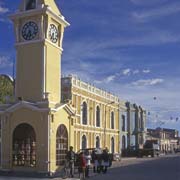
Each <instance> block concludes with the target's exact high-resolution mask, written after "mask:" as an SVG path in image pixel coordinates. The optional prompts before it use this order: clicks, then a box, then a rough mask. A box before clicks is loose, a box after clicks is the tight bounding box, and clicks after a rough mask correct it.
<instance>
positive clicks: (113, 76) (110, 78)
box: [105, 75, 116, 83]
mask: <svg viewBox="0 0 180 180" xmlns="http://www.w3.org/2000/svg"><path fill="white" fill-rule="evenodd" d="M115 77H116V76H115V75H111V76H108V77H107V78H106V79H105V82H106V83H109V82H111V81H113V80H114V79H115Z"/></svg>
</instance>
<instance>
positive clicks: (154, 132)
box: [146, 128, 179, 153]
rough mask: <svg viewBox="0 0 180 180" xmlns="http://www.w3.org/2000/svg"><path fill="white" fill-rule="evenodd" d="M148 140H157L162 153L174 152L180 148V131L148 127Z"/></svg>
mask: <svg viewBox="0 0 180 180" xmlns="http://www.w3.org/2000/svg"><path fill="white" fill-rule="evenodd" d="M146 139H148V140H157V141H158V143H159V149H160V151H161V152H162V153H168V152H174V151H175V150H176V149H178V148H179V132H178V131H177V130H175V129H168V128H156V129H147V137H146Z"/></svg>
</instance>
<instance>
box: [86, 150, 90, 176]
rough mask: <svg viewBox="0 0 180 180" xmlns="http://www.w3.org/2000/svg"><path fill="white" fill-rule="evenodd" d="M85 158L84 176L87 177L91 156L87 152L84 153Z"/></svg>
mask: <svg viewBox="0 0 180 180" xmlns="http://www.w3.org/2000/svg"><path fill="white" fill-rule="evenodd" d="M85 158H86V170H85V176H86V177H89V168H90V166H91V155H90V153H89V151H88V150H86V151H85Z"/></svg>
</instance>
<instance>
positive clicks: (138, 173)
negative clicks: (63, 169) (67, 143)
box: [0, 155, 180, 180]
mask: <svg viewBox="0 0 180 180" xmlns="http://www.w3.org/2000/svg"><path fill="white" fill-rule="evenodd" d="M25 179H26V180H48V179H47V178H43V179H38V178H19V177H18V178H16V177H0V180H25ZM132 179H134V180H180V155H175V156H164V157H160V158H138V159H135V158H132V159H123V160H122V161H121V162H117V163H114V165H113V167H112V168H111V169H109V170H108V173H107V174H100V175H99V174H98V175H96V174H91V177H90V178H89V180H132ZM53 180H60V179H59V178H55V179H53ZM66 180H67V179H66ZM68 180H69V179H68ZM73 180H75V179H73Z"/></svg>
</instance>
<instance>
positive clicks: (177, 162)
mask: <svg viewBox="0 0 180 180" xmlns="http://www.w3.org/2000/svg"><path fill="white" fill-rule="evenodd" d="M112 178H113V179H114V180H116V179H121V180H132V179H135V180H152V179H153V180H180V156H178V155H175V156H167V157H165V156H164V157H160V158H153V159H152V158H143V159H137V161H135V160H134V161H130V163H128V162H124V164H122V166H120V167H115V168H112V169H110V170H109V172H108V173H107V174H106V175H104V174H103V175H100V176H94V177H92V178H91V179H92V180H96V179H97V180H100V179H103V180H110V179H112Z"/></svg>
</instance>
